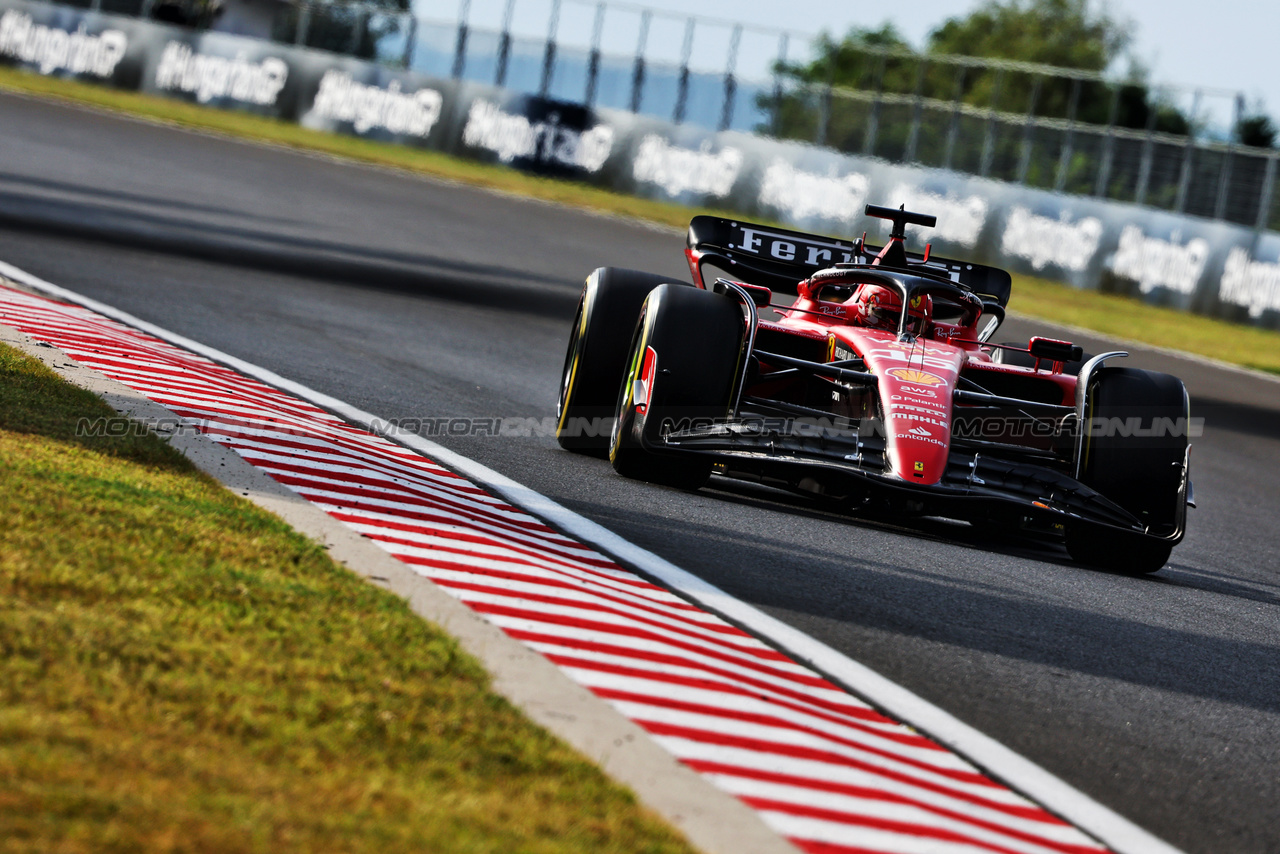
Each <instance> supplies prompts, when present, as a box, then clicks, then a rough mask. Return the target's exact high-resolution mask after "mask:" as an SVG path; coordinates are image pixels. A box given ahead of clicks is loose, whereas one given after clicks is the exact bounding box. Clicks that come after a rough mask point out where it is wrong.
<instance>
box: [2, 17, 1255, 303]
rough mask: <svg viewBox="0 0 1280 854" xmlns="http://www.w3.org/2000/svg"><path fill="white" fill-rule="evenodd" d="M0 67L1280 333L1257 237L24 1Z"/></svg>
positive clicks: (10, 22) (1142, 211)
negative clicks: (894, 233)
mask: <svg viewBox="0 0 1280 854" xmlns="http://www.w3.org/2000/svg"><path fill="white" fill-rule="evenodd" d="M0 63H4V64H9V65H16V66H20V67H22V68H26V69H29V70H31V71H34V72H36V73H39V74H45V75H52V76H59V77H70V78H76V79H80V80H85V81H91V82H96V83H101V84H105V85H109V86H114V87H118V88H121V89H130V90H134V91H142V92H148V93H152V94H157V95H164V96H167V97H172V98H178V99H182V100H185V101H189V102H192V103H196V104H202V105H207V106H211V107H219V108H223V109H235V110H244V111H248V112H253V113H257V114H260V115H268V116H274V117H277V118H280V119H284V120H287V121H292V122H297V123H299V124H301V125H303V126H305V127H309V128H313V129H316V130H322V131H328V132H331V133H342V134H348V135H353V136H360V137H366V138H370V139H377V140H381V141H385V142H391V143H396V144H400V145H408V146H415V147H421V148H429V149H434V150H438V151H446V152H450V153H453V154H456V155H459V156H463V157H468V158H472V159H476V160H481V161H486V162H492V163H502V164H507V165H510V166H512V167H514V168H517V169H522V170H525V171H529V172H535V173H538V174H543V175H547V176H552V177H558V178H564V179H570V180H576V181H582V182H586V183H589V184H593V185H596V186H600V187H604V188H608V189H611V190H616V191H619V192H624V193H630V194H634V195H637V196H642V197H645V198H651V199H658V200H664V201H673V202H677V203H683V204H690V205H708V206H714V207H718V208H723V209H727V210H733V211H738V212H739V213H741V214H742V216H743V217H744V218H750V217H764V218H769V219H772V220H777V221H780V222H784V223H787V224H789V225H791V226H792V227H795V228H798V229H802V230H811V231H817V232H821V233H826V234H831V235H836V236H841V237H851V236H855V235H857V234H860V233H861V231H862V230H863V229H864V228H871V229H872V230H873V233H872V234H871V235H870V237H871V238H873V239H880V238H882V237H883V236H884V235H883V234H880V233H874V232H875V231H878V230H881V229H887V228H888V223H887V222H885V221H883V220H874V221H869V220H867V219H866V218H864V217H863V215H862V209H863V207H864V206H865V205H866V204H867V203H868V202H871V203H876V204H883V205H891V206H894V207H897V206H898V205H903V204H905V205H906V206H907V208H908V209H909V210H917V211H923V212H928V213H933V214H936V215H937V217H938V224H937V227H936V228H934V229H929V230H921V229H916V230H915V231H916V238H917V239H918V241H919V242H920V243H923V242H924V241H926V240H927V241H929V242H932V243H933V245H934V248H935V249H936V250H937V251H938V252H939V253H940V254H945V255H948V256H951V257H960V258H972V259H974V260H975V261H978V262H981V263H986V264H993V265H998V266H1003V267H1006V268H1008V269H1011V270H1014V271H1017V272H1020V273H1025V274H1030V275H1037V276H1043V277H1045V278H1048V279H1055V280H1060V281H1066V282H1069V283H1071V284H1072V285H1074V286H1075V287H1079V288H1095V289H1102V290H1105V291H1109V292H1114V293H1122V294H1129V295H1134V296H1138V297H1141V298H1142V299H1145V300H1147V301H1149V302H1152V303H1155V304H1159V305H1166V306H1171V307H1174V308H1179V309H1182V310H1186V311H1193V312H1197V313H1200V314H1206V315H1210V316H1215V317H1223V318H1227V319H1231V320H1235V321H1240V322H1245V323H1256V324H1259V325H1263V326H1268V327H1271V328H1280V235H1277V234H1274V233H1270V232H1256V231H1252V230H1250V229H1245V228H1241V227H1238V226H1233V225H1227V224H1224V223H1215V222H1209V221H1206V220H1201V219H1195V218H1191V217H1185V216H1179V215H1175V214H1169V213H1165V212H1161V211H1156V210H1151V209H1148V208H1142V207H1138V206H1135V205H1126V204H1119V203H1114V202H1108V201H1103V200H1098V199H1089V198H1082V197H1073V196H1061V195H1055V194H1053V193H1049V192H1045V191H1040V190H1033V189H1028V188H1025V187H1019V186H1015V185H1011V184H1003V183H998V182H994V181H987V180H984V179H981V178H976V177H971V176H966V175H961V174H957V173H953V172H944V171H941V170H929V169H922V168H916V167H908V166H895V165H890V164H887V163H884V162H882V161H879V160H874V159H871V158H863V157H853V156H848V155H844V154H840V153H838V152H835V151H831V150H828V149H822V148H817V147H814V146H811V145H804V144H800V143H792V142H783V141H778V140H771V139H766V138H763V137H757V136H752V135H750V134H744V133H737V132H722V133H716V132H713V131H709V130H705V129H702V128H699V127H696V126H692V125H678V126H677V125H673V124H671V123H669V122H665V121H661V120H658V119H654V118H650V117H646V116H638V115H634V114H632V113H626V112H619V111H614V110H594V109H591V108H589V107H586V106H583V105H581V104H572V103H563V102H557V101H550V100H547V99H543V98H538V97H534V96H529V95H521V94H517V93H513V92H510V91H506V90H501V89H497V88H494V87H492V86H485V85H481V84H475V83H468V82H460V81H455V80H444V79H439V78H432V77H426V76H424V75H421V74H416V73H413V72H408V71H400V70H395V69H391V68H387V67H384V66H380V65H375V64H373V63H369V62H363V61H360V60H355V59H352V58H349V57H343V56H337V55H334V54H330V53H324V52H320V51H313V50H307V49H301V48H296V47H293V46H289V45H283V44H277V43H273V42H267V41H260V40H255V39H248V38H243V37H240V36H232V35H228V34H225V33H215V32H207V31H198V30H191V29H186V28H181V27H172V26H166V25H161V24H156V23H153V22H149V21H142V20H138V19H134V18H125V17H120V16H114V15H106V14H100V13H94V12H89V11H85V10H82V9H74V8H69V7H65V6H57V5H52V4H48V3H42V2H33V0H0Z"/></svg>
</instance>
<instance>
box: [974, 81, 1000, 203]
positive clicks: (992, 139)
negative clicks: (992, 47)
mask: <svg viewBox="0 0 1280 854" xmlns="http://www.w3.org/2000/svg"><path fill="white" fill-rule="evenodd" d="M1003 86H1004V69H1003V68H997V69H996V80H995V83H993V84H991V105H990V106H989V107H988V108H987V126H986V128H984V129H983V132H982V162H981V164H980V165H979V167H978V174H979V175H981V176H982V177H983V178H985V177H987V175H988V174H990V172H991V161H992V160H994V159H995V147H996V110H997V108H998V107H999V105H1000V89H1001V88H1002V87H1003Z"/></svg>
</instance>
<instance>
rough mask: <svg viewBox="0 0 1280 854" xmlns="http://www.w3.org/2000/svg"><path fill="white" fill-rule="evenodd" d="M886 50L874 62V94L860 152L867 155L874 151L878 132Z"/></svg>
mask: <svg viewBox="0 0 1280 854" xmlns="http://www.w3.org/2000/svg"><path fill="white" fill-rule="evenodd" d="M887 54H888V51H881V53H880V61H879V62H878V63H876V94H875V97H874V98H873V99H872V100H871V115H870V116H868V117H867V133H866V135H865V136H864V137H863V138H862V153H863V154H865V155H867V156H868V157H870V156H872V155H874V154H875V153H876V136H877V135H879V133H880V103H881V101H882V100H883V99H884V65H885V62H886V61H887V60H886V57H887Z"/></svg>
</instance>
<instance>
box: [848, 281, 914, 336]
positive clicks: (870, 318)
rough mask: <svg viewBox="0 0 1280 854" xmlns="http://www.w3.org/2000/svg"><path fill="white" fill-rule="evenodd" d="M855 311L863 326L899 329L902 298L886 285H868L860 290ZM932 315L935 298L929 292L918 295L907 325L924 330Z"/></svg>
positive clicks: (911, 306) (912, 303)
mask: <svg viewBox="0 0 1280 854" xmlns="http://www.w3.org/2000/svg"><path fill="white" fill-rule="evenodd" d="M854 312H855V316H856V317H857V319H858V321H859V322H860V323H861V324H862V325H863V326H869V327H871V328H872V329H887V330H896V329H897V328H898V318H899V317H900V316H901V314H902V297H901V296H899V295H898V292H897V291H896V290H894V289H893V288H888V287H885V286H884V285H864V286H863V287H862V288H861V289H860V290H859V291H858V296H857V300H856V305H855V308H854ZM932 315H933V298H932V297H930V296H929V295H928V294H917V295H915V296H914V297H912V298H911V305H910V306H909V307H908V309H907V316H908V320H907V327H908V328H909V329H911V328H913V329H914V330H915V331H916V332H920V331H922V330H923V329H924V326H925V324H926V323H927V322H928V320H929V318H930V317H932Z"/></svg>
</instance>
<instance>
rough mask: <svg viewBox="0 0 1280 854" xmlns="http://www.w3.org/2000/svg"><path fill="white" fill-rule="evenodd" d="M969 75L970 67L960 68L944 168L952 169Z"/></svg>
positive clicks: (943, 160) (943, 163)
mask: <svg viewBox="0 0 1280 854" xmlns="http://www.w3.org/2000/svg"><path fill="white" fill-rule="evenodd" d="M968 73H969V66H968V65H962V66H960V73H959V74H957V75H956V90H955V93H954V94H953V95H952V97H951V126H950V127H948V128H947V149H946V151H945V152H944V153H943V156H942V168H943V169H950V168H951V156H952V155H953V154H954V153H955V150H956V135H957V134H958V133H959V132H960V96H961V95H963V94H964V78H965V75H966V74H968Z"/></svg>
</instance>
